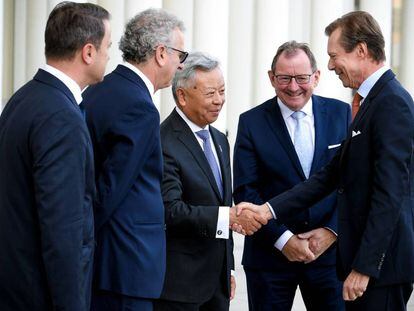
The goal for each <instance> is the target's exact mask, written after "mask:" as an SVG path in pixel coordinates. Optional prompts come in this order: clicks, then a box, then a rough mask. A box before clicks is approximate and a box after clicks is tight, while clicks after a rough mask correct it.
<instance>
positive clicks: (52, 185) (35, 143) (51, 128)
mask: <svg viewBox="0 0 414 311" xmlns="http://www.w3.org/2000/svg"><path fill="white" fill-rule="evenodd" d="M82 123H83V120H82V119H81V117H80V116H78V115H75V114H74V113H73V111H60V112H58V113H56V114H54V115H53V116H51V117H49V118H48V119H47V120H45V121H44V122H42V123H41V124H40V125H39V126H38V127H36V128H34V130H33V131H32V135H31V139H30V148H31V150H32V154H33V168H32V169H33V186H34V188H35V200H36V207H37V213H38V215H37V216H38V219H39V226H40V233H39V234H40V236H41V252H42V257H43V262H44V267H43V268H44V269H45V271H46V275H47V284H48V287H49V291H50V295H51V297H50V299H51V300H52V304H53V309H54V310H86V309H87V306H86V302H85V295H86V293H85V291H86V290H87V289H85V288H84V287H83V286H84V278H85V275H84V271H83V269H82V266H83V264H84V261H89V260H92V258H84V257H85V256H84V254H83V252H82V250H83V246H84V245H83V234H84V233H83V224H84V223H85V222H90V223H92V220H91V219H84V217H85V216H84V215H85V214H84V196H85V188H86V186H85V183H86V169H85V163H86V157H87V150H88V148H90V146H88V145H89V144H90V142H89V140H88V137H89V136H88V133H87V129H86V125H84V124H82ZM22 195H24V194H22ZM89 215H92V213H89ZM92 253H93V252H92V251H91V252H90V253H89V254H90V256H91V255H92ZM90 256H89V257H90Z"/></svg>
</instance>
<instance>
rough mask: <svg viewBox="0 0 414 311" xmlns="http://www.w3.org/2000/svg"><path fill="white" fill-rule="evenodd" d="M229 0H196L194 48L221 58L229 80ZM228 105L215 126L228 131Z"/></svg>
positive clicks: (225, 74)
mask: <svg viewBox="0 0 414 311" xmlns="http://www.w3.org/2000/svg"><path fill="white" fill-rule="evenodd" d="M228 14H229V0H209V1H205V0H194V23H193V50H196V51H201V52H207V53H209V54H210V55H212V56H213V57H216V58H218V59H219V60H220V63H221V69H222V71H223V74H224V77H225V79H226V81H227V53H228V40H227V39H228ZM226 109H227V107H226V105H224V107H223V109H222V111H221V113H220V116H219V118H218V120H217V121H216V122H215V123H214V126H215V127H217V128H218V129H219V130H221V131H223V132H225V131H226V118H227V117H226V115H227V114H226Z"/></svg>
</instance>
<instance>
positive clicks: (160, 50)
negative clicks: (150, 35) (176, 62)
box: [154, 45, 167, 67]
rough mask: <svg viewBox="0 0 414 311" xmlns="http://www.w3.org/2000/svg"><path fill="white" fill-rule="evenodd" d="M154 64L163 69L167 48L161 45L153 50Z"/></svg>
mask: <svg viewBox="0 0 414 311" xmlns="http://www.w3.org/2000/svg"><path fill="white" fill-rule="evenodd" d="M154 56H155V62H156V63H157V64H158V65H159V66H160V67H163V66H164V65H165V64H166V62H167V48H166V47H165V46H163V45H159V46H157V48H156V49H155V55H154Z"/></svg>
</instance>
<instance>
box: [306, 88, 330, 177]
mask: <svg viewBox="0 0 414 311" xmlns="http://www.w3.org/2000/svg"><path fill="white" fill-rule="evenodd" d="M312 105H313V108H312V109H313V115H314V124H315V151H314V153H313V162H312V167H311V172H310V173H311V174H312V173H313V172H315V171H318V170H319V169H320V164H319V163H320V159H321V156H322V154H323V153H324V151H325V148H327V146H328V142H327V135H329V133H328V131H327V130H326V128H327V123H328V120H327V112H326V108H325V106H324V103H323V102H322V101H321V100H320V99H318V98H317V97H316V96H312Z"/></svg>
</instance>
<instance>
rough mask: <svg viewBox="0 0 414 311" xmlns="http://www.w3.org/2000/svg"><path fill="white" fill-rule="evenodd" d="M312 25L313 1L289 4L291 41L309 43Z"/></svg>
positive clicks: (307, 0)
mask: <svg viewBox="0 0 414 311" xmlns="http://www.w3.org/2000/svg"><path fill="white" fill-rule="evenodd" d="M310 24H311V1H309V0H291V1H290V2H289V40H295V41H297V42H305V43H309V40H310V27H309V25H310Z"/></svg>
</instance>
